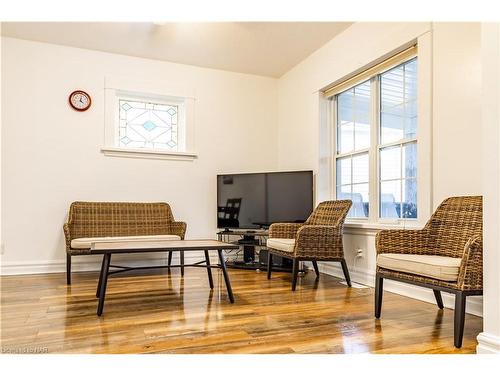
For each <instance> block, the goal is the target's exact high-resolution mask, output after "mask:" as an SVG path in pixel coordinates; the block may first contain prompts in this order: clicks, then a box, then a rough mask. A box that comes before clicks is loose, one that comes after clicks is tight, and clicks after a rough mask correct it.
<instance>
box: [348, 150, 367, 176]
mask: <svg viewBox="0 0 500 375" xmlns="http://www.w3.org/2000/svg"><path fill="white" fill-rule="evenodd" d="M352 182H353V183H360V182H368V153H366V154H362V155H357V156H353V158H352Z"/></svg>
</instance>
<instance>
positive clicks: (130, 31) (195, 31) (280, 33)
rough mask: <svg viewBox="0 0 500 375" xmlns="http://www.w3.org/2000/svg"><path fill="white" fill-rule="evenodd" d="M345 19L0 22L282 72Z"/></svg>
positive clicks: (30, 31)
mask: <svg viewBox="0 0 500 375" xmlns="http://www.w3.org/2000/svg"><path fill="white" fill-rule="evenodd" d="M350 25H351V23H348V22H206V23H161V24H155V23H119V22H101V23H94V22H3V23H2V34H3V35H5V36H10V37H14V38H20V39H28V40H35V41H40V42H47V43H54V44H61V45H65V46H72V47H79V48H87V49H92V50H97V51H104V52H112V53H118V54H123V55H130V56H137V57H144V58H149V59H157V60H164V61H171V62H176V63H181V64H189V65H196V66H202V67H207V68H215V69H223V70H230V71H235V72H240V73H249V74H258V75H263V76H270V77H280V76H282V75H283V74H284V73H286V72H287V71H288V70H290V69H291V68H292V67H294V66H295V65H297V64H298V63H299V62H300V61H302V60H303V59H304V58H306V57H307V56H309V55H310V54H311V53H312V52H314V51H315V50H317V49H318V48H319V47H321V46H322V45H324V44H325V43H326V42H328V41H329V40H330V39H332V38H333V37H334V36H335V35H337V34H339V33H340V32H342V31H343V30H345V29H346V28H347V27H349V26H350Z"/></svg>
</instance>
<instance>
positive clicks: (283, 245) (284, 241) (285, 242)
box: [266, 238, 295, 253]
mask: <svg viewBox="0 0 500 375" xmlns="http://www.w3.org/2000/svg"><path fill="white" fill-rule="evenodd" d="M266 246H267V247H269V248H271V249H276V250H281V251H286V252H289V253H293V250H294V248H295V240H294V239H291V238H269V239H268V240H267V242H266Z"/></svg>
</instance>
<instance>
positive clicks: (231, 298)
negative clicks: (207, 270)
mask: <svg viewBox="0 0 500 375" xmlns="http://www.w3.org/2000/svg"><path fill="white" fill-rule="evenodd" d="M217 252H218V253H219V262H220V267H221V269H222V274H223V275H224V281H225V282H226V288H227V294H228V295H229V301H231V303H234V296H233V289H232V288H231V280H229V275H228V273H227V268H226V262H225V260H224V253H223V251H222V250H217Z"/></svg>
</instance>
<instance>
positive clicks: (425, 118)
mask: <svg viewBox="0 0 500 375" xmlns="http://www.w3.org/2000/svg"><path fill="white" fill-rule="evenodd" d="M415 43H416V44H418V56H417V58H418V65H417V66H418V75H417V90H418V104H417V118H418V120H417V121H418V124H417V129H418V136H417V138H418V153H417V160H418V161H417V163H418V164H417V165H418V167H417V194H418V195H417V196H418V200H417V209H418V217H417V219H407V218H401V219H397V220H386V219H381V218H378V217H377V216H378V210H379V209H378V208H377V207H376V206H377V205H378V202H379V197H378V189H379V186H378V185H379V184H378V182H379V171H378V161H377V159H378V157H379V156H378V155H377V154H376V153H374V152H370V153H369V155H370V161H369V163H370V184H369V189H370V190H369V194H370V197H376V200H375V201H374V200H373V198H371V199H370V211H369V217H368V218H347V219H346V228H347V229H348V230H349V231H351V232H353V234H354V233H355V232H356V231H369V230H379V229H389V228H412V229H420V228H422V227H423V225H424V224H425V223H426V221H427V220H428V218H429V217H430V215H431V213H432V208H433V207H432V34H431V32H428V33H425V34H423V35H421V36H420V37H418V38H417V40H416V41H415V40H413V41H410V42H409V43H407V46H409V45H411V44H415ZM404 48H405V47H401V48H399V51H401V50H403V49H404ZM367 65H370V64H367ZM398 65H399V64H398ZM337 81H341V80H337ZM361 82H362V80H360V81H359V82H357V83H361ZM372 84H373V83H372ZM353 86H355V85H353ZM322 92H324V90H320V92H319V111H320V115H319V122H320V125H319V126H320V132H319V133H320V150H319V176H318V177H319V178H318V180H319V185H320V186H319V187H318V190H319V191H318V194H317V197H318V198H319V199H320V200H324V199H335V197H336V181H335V180H336V171H335V167H336V163H335V160H336V158H335V152H336V147H337V144H336V123H335V121H334V120H335V119H334V115H335V112H336V111H334V110H333V103H332V100H331V99H330V98H331V96H329V97H328V98H327V97H325V95H323V94H322ZM372 92H375V95H378V92H377V90H375V91H372ZM317 95H318V94H317ZM375 95H372V100H373V101H376V100H377V98H376V97H374V96H375ZM372 110H373V111H376V110H377V108H376V106H374V105H372ZM372 115H373V114H372ZM376 117H377V116H372V118H376ZM377 126H378V121H377V123H376V124H372V127H371V129H370V130H371V137H375V138H376V139H375V140H373V139H371V144H370V148H372V147H376V148H377V150H378V147H379V145H378V142H377V139H378V132H379V130H378V128H377ZM374 129H375V130H374ZM373 159H375V160H373ZM372 176H373V177H372ZM373 178H375V181H376V182H375V183H373V182H372V179H373ZM374 205H375V208H376V209H375V210H372V206H374Z"/></svg>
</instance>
